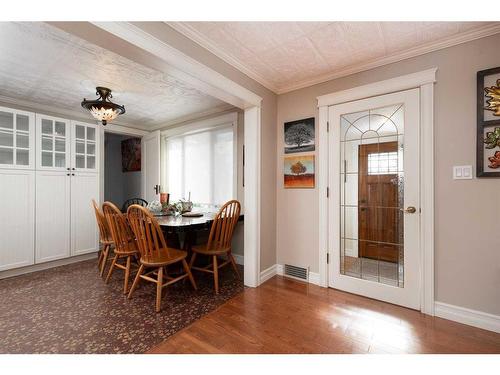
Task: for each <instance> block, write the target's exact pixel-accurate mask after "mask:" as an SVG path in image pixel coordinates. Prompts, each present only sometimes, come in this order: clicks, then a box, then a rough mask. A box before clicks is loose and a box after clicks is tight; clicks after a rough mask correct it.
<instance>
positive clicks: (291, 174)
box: [283, 155, 315, 189]
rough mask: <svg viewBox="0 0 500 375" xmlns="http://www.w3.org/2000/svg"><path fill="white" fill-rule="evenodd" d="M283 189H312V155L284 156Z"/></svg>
mask: <svg viewBox="0 0 500 375" xmlns="http://www.w3.org/2000/svg"><path fill="white" fill-rule="evenodd" d="M283 174H284V186H285V189H300V188H314V177H315V176H314V155H298V156H285V159H284V169H283Z"/></svg>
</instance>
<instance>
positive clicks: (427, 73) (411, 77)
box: [317, 68, 437, 107]
mask: <svg viewBox="0 0 500 375" xmlns="http://www.w3.org/2000/svg"><path fill="white" fill-rule="evenodd" d="M436 72H437V68H431V69H427V70H423V71H421V72H416V73H411V74H406V75H404V76H399V77H395V78H390V79H387V80H385V81H380V82H373V83H369V84H367V85H363V86H358V87H354V88H352V89H347V90H343V91H337V92H333V93H331V94H326V95H321V96H318V97H317V99H318V107H323V106H330V105H335V104H341V103H347V102H351V101H353V100H359V99H365V98H370V97H372V96H377V95H384V94H390V93H393V92H396V91H403V90H409V89H413V88H416V87H420V86H423V85H425V84H427V83H434V82H436Z"/></svg>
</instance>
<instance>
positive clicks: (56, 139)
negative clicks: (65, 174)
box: [36, 114, 71, 171]
mask: <svg viewBox="0 0 500 375" xmlns="http://www.w3.org/2000/svg"><path fill="white" fill-rule="evenodd" d="M70 125H71V123H70V121H69V120H65V119H62V118H58V117H51V116H46V115H41V114H37V115H36V129H37V134H36V138H37V147H36V150H37V151H36V153H37V169H39V170H48V171H66V170H68V169H69V168H70V163H71V160H70V149H71V147H70V145H71V143H70V136H71V126H70Z"/></svg>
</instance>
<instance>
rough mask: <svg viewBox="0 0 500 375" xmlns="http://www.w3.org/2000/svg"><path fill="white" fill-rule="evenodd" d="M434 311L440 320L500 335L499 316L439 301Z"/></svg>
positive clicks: (435, 304)
mask: <svg viewBox="0 0 500 375" xmlns="http://www.w3.org/2000/svg"><path fill="white" fill-rule="evenodd" d="M434 310H435V311H434V313H435V315H436V316H438V317H440V318H444V319H448V320H453V321H455V322H459V323H463V324H467V325H470V326H473V327H477V328H482V329H486V330H488V331H493V332H498V333H500V316H499V315H493V314H489V313H485V312H482V311H477V310H471V309H467V308H465V307H460V306H454V305H449V304H447V303H444V302H438V301H436V302H435V303H434Z"/></svg>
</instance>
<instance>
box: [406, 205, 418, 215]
mask: <svg viewBox="0 0 500 375" xmlns="http://www.w3.org/2000/svg"><path fill="white" fill-rule="evenodd" d="M404 212H405V213H407V214H414V213H415V212H417V209H416V208H415V207H413V206H408V207H406V209H405V210H404Z"/></svg>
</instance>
